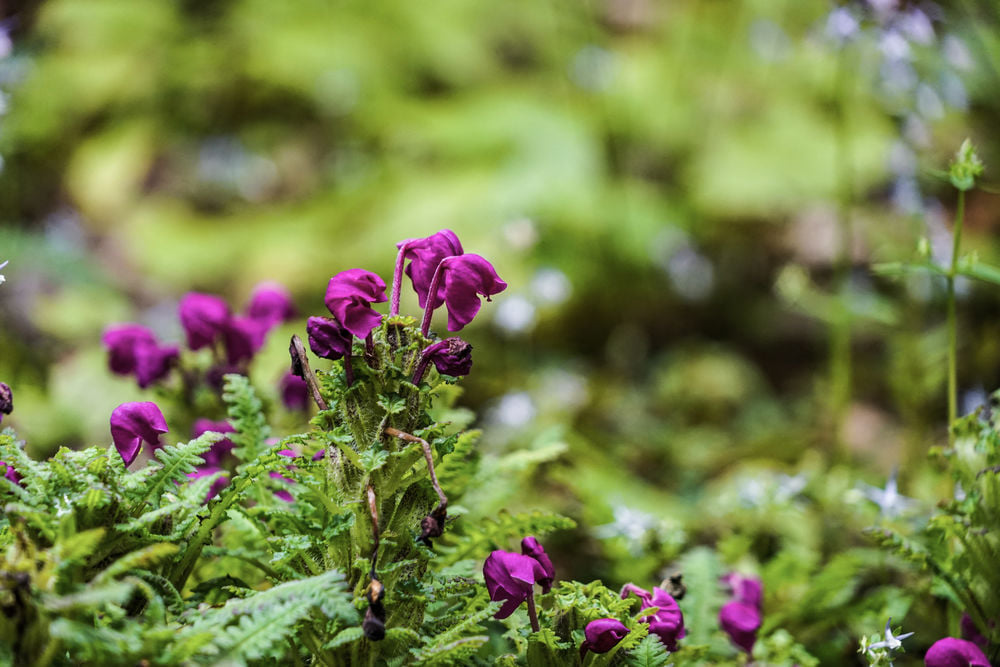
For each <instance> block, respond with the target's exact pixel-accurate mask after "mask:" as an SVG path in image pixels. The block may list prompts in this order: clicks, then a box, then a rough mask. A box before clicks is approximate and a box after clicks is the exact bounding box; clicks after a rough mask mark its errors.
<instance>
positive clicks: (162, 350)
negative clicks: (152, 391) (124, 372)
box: [135, 343, 180, 389]
mask: <svg viewBox="0 0 1000 667" xmlns="http://www.w3.org/2000/svg"><path fill="white" fill-rule="evenodd" d="M179 354H180V350H179V349H178V348H177V346H176V345H164V346H162V347H161V346H160V345H157V344H156V343H153V344H148V343H140V344H138V345H136V347H135V379H136V381H138V383H139V387H140V388H141V389H145V388H146V387H148V386H150V385H151V384H156V383H157V382H159V381H160V380H162V379H163V378H165V377H167V375H168V374H169V373H170V369H171V368H173V367H174V364H175V363H176V362H177V357H178V356H179Z"/></svg>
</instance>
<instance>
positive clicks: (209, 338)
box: [178, 292, 229, 350]
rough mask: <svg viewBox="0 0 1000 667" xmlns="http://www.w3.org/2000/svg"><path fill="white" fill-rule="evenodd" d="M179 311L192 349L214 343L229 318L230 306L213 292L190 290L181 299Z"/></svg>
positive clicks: (198, 348)
mask: <svg viewBox="0 0 1000 667" xmlns="http://www.w3.org/2000/svg"><path fill="white" fill-rule="evenodd" d="M178 311H179V313H180V318H181V326H182V327H184V333H185V334H187V344H188V347H189V348H191V349H192V350H200V349H201V348H203V347H208V346H210V345H211V344H212V343H214V342H215V340H216V338H218V337H219V336H220V335H222V332H223V329H224V328H225V325H226V322H227V321H228V320H229V306H227V305H226V302H225V301H223V300H222V299H220V298H219V297H217V296H214V295H212V294H201V293H200V292H188V293H187V294H185V295H184V297H183V298H182V299H181V302H180V305H179V306H178Z"/></svg>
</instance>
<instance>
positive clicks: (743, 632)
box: [719, 600, 761, 653]
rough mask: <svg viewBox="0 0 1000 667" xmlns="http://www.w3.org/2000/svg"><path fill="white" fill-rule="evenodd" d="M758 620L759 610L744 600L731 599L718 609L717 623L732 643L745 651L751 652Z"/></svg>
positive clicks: (755, 638)
mask: <svg viewBox="0 0 1000 667" xmlns="http://www.w3.org/2000/svg"><path fill="white" fill-rule="evenodd" d="M760 622H761V618H760V610H758V609H757V607H755V606H754V605H750V604H747V603H745V602H740V601H738V600H732V601H731V602H727V603H726V604H724V605H722V609H720V610H719V625H720V626H721V627H722V629H723V630H724V631H725V633H726V634H727V635H729V638H730V639H731V640H733V643H734V644H736V645H737V646H739V647H740V648H742V649H743V650H744V651H746V652H747V653H751V652H753V645H754V642H756V641H757V630H759V629H760Z"/></svg>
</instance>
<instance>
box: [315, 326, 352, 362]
mask: <svg viewBox="0 0 1000 667" xmlns="http://www.w3.org/2000/svg"><path fill="white" fill-rule="evenodd" d="M306 333H308V334H309V348H310V349H311V350H312V351H313V354H315V355H316V356H318V357H323V358H324V359H340V358H341V357H342V356H344V355H345V354H346V355H350V354H351V343H352V341H353V340H354V338H353V337H352V336H351V332H350V331H348V330H347V329H346V328H344V327H342V326H340V323H339V322H337V320H335V319H333V318H332V317H310V318H309V320H308V321H307V322H306Z"/></svg>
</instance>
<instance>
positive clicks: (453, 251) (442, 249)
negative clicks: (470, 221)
mask: <svg viewBox="0 0 1000 667" xmlns="http://www.w3.org/2000/svg"><path fill="white" fill-rule="evenodd" d="M396 247H397V248H399V249H400V250H401V251H402V254H403V260H404V261H405V260H407V259H409V260H411V261H410V264H409V265H408V266H407V267H406V275H407V276H409V277H410V280H411V281H412V282H413V291H414V292H416V293H417V301H418V303H419V304H420V307H421V308H425V307H426V306H427V293H428V291H429V290H430V287H431V281H432V280H433V279H434V272H435V271H436V270H437V266H438V264H440V263H441V260H442V259H444V258H445V257H452V256H454V255H461V254H463V251H462V244H461V242H460V241H459V240H458V237H457V236H455V232H453V231H451V230H450V229H442V230H441V231H439V232H438V233H437V234H431V235H430V236H428V237H427V238H423V239H407V240H405V241H400V242H399V243H397V244H396ZM442 303H444V289H443V285H442V286H441V287H440V288H439V289H438V293H437V295H436V297H435V299H434V304H433V306H432V307H433V308H437V307H438V306H440V305H441V304H442Z"/></svg>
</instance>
